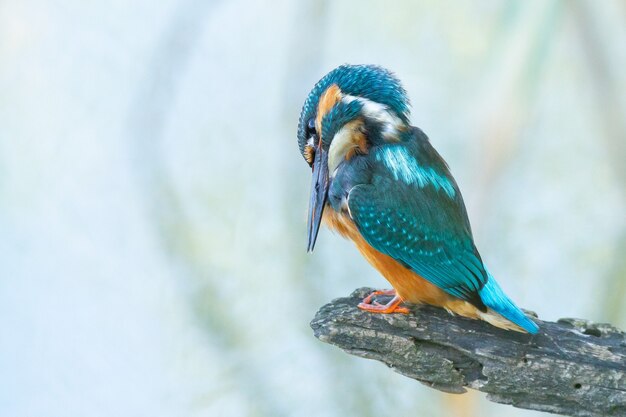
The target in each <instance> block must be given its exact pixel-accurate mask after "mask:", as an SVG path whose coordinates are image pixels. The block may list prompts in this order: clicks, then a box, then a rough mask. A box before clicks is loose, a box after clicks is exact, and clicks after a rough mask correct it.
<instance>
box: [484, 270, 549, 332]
mask: <svg viewBox="0 0 626 417" xmlns="http://www.w3.org/2000/svg"><path fill="white" fill-rule="evenodd" d="M488 274H489V273H488ZM479 295H480V298H481V300H482V301H483V303H484V304H485V305H486V306H487V307H488V308H489V311H487V313H484V315H483V316H481V318H482V319H483V320H486V321H488V322H491V323H492V324H494V325H495V326H498V327H504V328H510V329H512V330H516V329H515V328H513V327H511V326H506V325H504V323H502V322H503V320H502V317H504V318H505V319H506V320H508V321H510V322H512V323H514V324H515V325H517V326H519V327H521V328H522V329H524V330H525V331H527V332H528V333H531V334H535V333H537V331H539V326H537V324H536V323H535V322H534V321H532V320H531V319H529V318H528V317H527V316H526V314H524V312H523V311H522V310H520V308H519V307H518V306H516V305H515V304H514V303H513V301H511V299H510V298H509V297H507V296H506V294H504V291H502V288H500V285H498V283H497V282H496V280H495V278H494V277H493V276H492V275H491V274H489V279H488V280H487V283H486V284H485V286H484V287H483V288H482V289H481V290H480V292H479ZM493 312H495V313H497V314H498V315H500V316H502V317H497V315H494V314H493ZM517 330H519V329H517Z"/></svg>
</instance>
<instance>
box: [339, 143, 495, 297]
mask: <svg viewBox="0 0 626 417" xmlns="http://www.w3.org/2000/svg"><path fill="white" fill-rule="evenodd" d="M430 149H432V148H430ZM432 150H433V151H434V149H432ZM435 154H436V153H435ZM406 155H408V156H410V154H406ZM406 155H405V156H406ZM374 157H376V155H375V156H374ZM383 157H384V155H383ZM383 157H380V155H378V158H377V159H374V161H375V162H374V164H375V165H376V164H378V168H376V166H375V169H374V173H373V176H372V181H371V183H370V184H360V185H357V186H355V187H354V188H353V189H352V190H351V191H350V193H349V196H348V207H349V213H350V216H351V217H352V219H353V221H354V222H355V224H356V226H357V228H358V229H359V231H360V232H361V234H362V235H363V237H364V238H365V240H366V241H367V242H368V243H369V244H370V245H371V246H372V247H374V248H375V249H376V250H378V251H380V252H382V253H384V254H386V255H389V256H391V257H392V258H394V259H395V260H397V261H399V262H400V263H402V264H403V265H404V266H406V267H408V268H410V269H411V270H413V271H414V272H416V273H417V274H419V275H420V276H422V277H423V278H425V279H427V280H428V281H430V282H432V283H433V284H435V285H436V286H438V287H439V288H441V289H442V290H444V291H446V292H447V293H449V294H451V295H453V296H456V297H459V298H461V299H463V300H466V301H470V302H472V303H473V304H474V305H476V306H477V307H479V308H481V309H483V308H485V307H484V304H483V303H482V301H481V299H480V296H479V295H478V291H479V290H480V289H481V288H482V287H483V286H484V285H485V283H486V282H487V279H488V274H487V272H486V271H485V267H484V266H483V263H482V260H481V259H480V255H479V254H478V251H477V250H476V247H475V246H474V243H473V239H472V234H471V230H470V226H469V221H468V220H467V214H466V211H465V206H464V204H463V200H462V197H461V195H460V192H459V190H458V187H457V185H456V183H455V182H454V180H453V179H452V177H451V175H450V174H449V172H448V170H447V167H445V163H443V160H441V159H440V161H441V162H442V165H440V166H435V167H434V168H433V167H432V166H431V167H429V168H425V167H423V166H417V165H415V166H413V167H412V169H420V170H422V172H418V173H411V172H408V171H407V172H404V174H403V173H402V172H401V169H411V164H414V163H417V161H416V160H415V158H413V159H411V158H408V160H409V162H410V163H409V164H405V166H402V164H401V162H402V161H399V165H398V166H396V168H397V169H396V170H395V171H394V169H393V164H386V165H382V162H384V160H383ZM436 157H437V158H440V157H439V155H438V154H436ZM387 162H388V161H387ZM396 162H398V161H396ZM404 162H406V161H404ZM390 166H391V169H390V168H389V167H390ZM431 168H432V170H431ZM435 168H438V169H439V171H437V170H436V169H435ZM442 171H443V172H442ZM420 176H421V177H420Z"/></svg>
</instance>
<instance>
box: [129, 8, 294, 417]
mask: <svg viewBox="0 0 626 417" xmlns="http://www.w3.org/2000/svg"><path fill="white" fill-rule="evenodd" d="M220 5H221V3H220V2H205V1H197V0H190V1H186V2H183V3H179V4H178V8H177V10H176V13H174V14H173V16H172V18H171V21H170V26H169V27H168V28H166V29H165V30H164V31H163V35H162V38H161V39H160V42H158V44H157V46H156V50H155V51H154V55H153V61H152V62H149V65H148V67H147V68H146V75H145V78H144V79H145V84H144V85H140V86H139V88H138V92H137V96H136V98H135V103H136V104H135V108H134V110H133V111H132V113H131V115H130V117H129V126H130V129H131V131H132V137H133V138H134V142H133V143H132V144H131V146H132V154H133V155H134V157H135V159H136V161H138V163H137V164H135V167H136V170H137V174H138V180H139V181H140V182H141V187H140V189H142V190H144V191H145V192H146V196H145V201H146V207H145V212H146V214H147V215H148V216H150V217H153V219H154V220H153V222H154V225H155V227H156V229H157V230H158V231H159V232H160V238H161V244H162V245H163V253H165V254H168V255H169V256H170V259H171V261H172V262H173V263H174V265H176V266H177V268H176V269H177V270H178V271H180V278H181V279H183V280H186V281H187V282H182V283H181V284H182V285H181V287H183V288H185V287H186V288H187V289H188V295H189V297H190V304H191V305H192V306H193V308H194V310H195V314H196V318H197V320H198V322H199V323H201V326H202V327H203V328H204V330H205V332H206V336H207V337H206V341H207V342H208V343H212V344H215V345H216V346H217V348H218V351H219V352H220V354H221V355H223V356H224V359H223V361H221V362H220V363H219V366H224V367H226V370H225V371H224V374H225V375H228V379H234V382H233V384H234V385H235V386H237V389H238V391H240V392H242V393H243V394H244V395H245V396H246V397H247V401H246V406H247V407H248V413H249V415H251V416H260V417H262V416H265V417H275V416H284V415H286V413H285V411H284V410H283V409H282V408H281V405H280V404H279V402H278V400H279V397H277V396H276V395H275V393H272V392H268V390H267V389H268V385H267V384H266V383H264V382H263V380H264V379H265V374H264V373H263V372H261V371H260V370H258V369H257V368H256V364H255V362H254V361H252V360H249V358H247V356H248V355H249V353H250V352H249V351H248V350H246V349H245V346H244V345H242V344H241V340H240V339H241V335H243V334H245V333H246V326H247V323H245V322H241V321H237V320H234V319H233V317H232V315H231V314H229V312H230V311H229V305H230V301H229V300H225V299H223V298H221V297H220V296H219V294H220V291H219V288H217V286H216V285H217V283H218V282H219V279H212V278H214V275H217V274H219V273H220V272H221V271H216V270H213V269H211V268H207V266H206V263H205V262H203V258H205V257H206V256H207V254H205V253H198V251H197V250H195V249H194V247H195V246H196V243H195V240H196V237H195V236H194V225H193V222H192V221H190V220H189V219H188V218H187V215H186V213H185V210H184V209H183V202H181V201H180V198H179V195H178V191H177V188H176V186H175V185H173V184H172V183H171V181H170V179H169V177H168V172H167V169H166V167H165V165H164V157H163V155H161V151H162V143H161V140H162V138H163V130H164V125H165V123H166V121H167V119H168V115H169V114H171V106H172V103H173V101H174V97H175V95H176V93H177V90H178V89H179V81H180V77H181V73H183V72H184V71H185V69H186V66H187V64H188V62H189V59H190V56H191V54H192V52H193V50H194V48H195V47H197V41H198V40H199V38H200V34H201V32H202V30H203V25H204V23H205V22H206V21H207V20H208V19H209V17H210V14H211V11H212V10H213V9H215V8H217V7H219V6H220ZM139 161H141V162H139ZM224 278H225V277H223V279H224ZM208 382H209V381H207V383H208ZM222 382H223V383H224V382H226V381H222ZM207 387H208V388H210V389H218V390H219V389H220V386H211V384H208V385H207ZM207 394H209V393H207Z"/></svg>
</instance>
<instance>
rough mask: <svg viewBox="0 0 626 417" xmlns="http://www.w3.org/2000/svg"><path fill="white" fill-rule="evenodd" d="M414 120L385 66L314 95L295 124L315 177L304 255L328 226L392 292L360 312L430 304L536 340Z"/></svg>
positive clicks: (336, 80) (335, 75)
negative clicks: (489, 263)
mask: <svg viewBox="0 0 626 417" xmlns="http://www.w3.org/2000/svg"><path fill="white" fill-rule="evenodd" d="M409 117H410V103H409V99H408V96H407V93H406V91H405V90H404V88H403V87H402V85H401V83H400V81H399V80H398V79H397V78H396V76H395V75H394V74H393V73H391V72H390V71H388V70H387V69H385V68H382V67H379V66H375V65H341V66H339V67H337V68H335V69H334V70H332V71H331V72H329V73H328V74H326V75H325V76H324V77H323V78H322V79H321V80H320V81H318V82H317V84H316V85H315V86H314V87H313V89H312V90H311V92H310V93H309V95H308V97H307V98H306V100H305V102H304V105H303V107H302V112H301V114H300V120H299V123H298V145H299V147H300V153H301V154H302V156H303V157H304V159H305V160H306V162H307V163H308V164H309V166H310V167H311V169H312V180H311V193H310V199H309V215H308V225H307V228H308V246H307V251H308V252H311V251H313V248H314V247H315V241H316V239H317V235H318V232H319V228H320V224H321V223H322V222H323V223H325V224H326V225H327V226H328V227H329V228H330V229H331V230H334V231H336V232H338V233H339V234H340V235H342V236H344V237H346V238H348V239H350V240H351V241H352V242H354V244H355V245H356V247H357V249H358V250H359V251H360V252H361V254H362V255H363V256H364V257H365V259H367V261H369V263H370V264H371V265H372V266H374V268H376V269H377V270H378V271H379V272H380V273H381V275H383V277H385V278H386V279H387V281H389V283H390V284H391V286H392V287H393V289H392V290H381V291H375V292H373V293H372V294H370V295H368V296H367V297H365V298H364V299H363V301H362V302H361V303H360V304H359V305H358V307H359V308H361V309H362V310H365V311H368V312H371V313H383V314H389V313H405V314H408V313H409V309H408V308H407V307H406V306H405V305H406V304H404V303H405V302H406V303H412V304H430V305H435V306H439V307H443V308H445V309H446V310H448V311H449V312H450V313H453V314H458V315H461V316H464V317H469V318H472V319H481V320H484V321H486V322H488V323H490V324H492V325H494V326H496V327H499V328H503V329H507V330H515V331H519V332H528V333H531V334H534V333H537V331H538V329H539V328H538V326H537V324H536V323H535V322H533V321H532V320H531V319H530V318H529V317H527V316H526V315H525V314H524V312H522V310H521V309H520V308H519V307H517V306H516V305H515V303H513V301H511V299H510V298H509V297H507V296H506V295H505V293H504V292H503V290H502V289H501V288H500V286H499V285H498V283H497V282H496V280H495V279H494V277H493V276H492V275H491V274H490V273H489V271H488V270H487V268H486V267H485V265H484V263H483V261H482V258H481V256H480V254H479V253H478V250H477V249H476V245H475V244H474V239H473V236H472V230H471V227H470V222H469V218H468V216H467V210H466V209H465V204H464V202H463V198H462V196H461V192H460V190H459V187H458V185H457V183H456V181H455V180H454V178H453V177H452V174H451V173H450V169H449V168H448V165H447V164H446V162H445V161H444V160H443V158H442V157H441V156H440V155H439V153H437V151H436V150H435V148H434V147H433V146H432V145H431V143H430V141H429V139H428V137H427V136H426V134H425V133H424V132H422V130H420V129H419V128H417V127H414V126H411V124H410V120H409ZM380 295H386V296H391V297H392V298H391V300H390V301H389V302H387V303H384V304H383V303H380V302H378V301H376V298H377V297H378V296H380Z"/></svg>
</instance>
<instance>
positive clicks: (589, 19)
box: [568, 1, 626, 325]
mask: <svg viewBox="0 0 626 417" xmlns="http://www.w3.org/2000/svg"><path fill="white" fill-rule="evenodd" d="M568 5H569V7H570V10H571V12H572V14H573V17H574V19H575V21H576V27H577V28H578V34H579V37H580V45H581V48H582V50H583V52H584V54H585V56H586V58H587V59H586V63H587V65H588V67H589V69H590V70H591V74H592V77H591V81H592V82H593V86H594V92H595V97H594V98H595V100H596V106H595V108H596V109H597V114H596V117H597V118H598V119H599V122H600V123H599V125H600V126H601V131H599V132H598V135H597V136H599V137H596V136H593V137H589V138H588V139H589V140H590V141H593V142H596V143H598V145H599V146H601V144H604V147H605V149H606V158H607V160H608V161H609V165H610V168H611V171H612V172H613V175H614V177H615V179H616V181H617V182H618V183H619V184H620V185H621V187H619V189H620V190H621V197H622V204H624V205H626V124H625V123H626V122H625V118H626V111H624V103H623V102H622V101H621V100H620V96H619V93H620V92H621V93H623V91H622V90H621V89H620V86H619V83H618V82H617V81H616V80H615V74H613V73H612V72H611V70H610V64H609V61H610V57H609V54H610V52H609V51H608V50H607V48H606V47H605V45H606V43H607V42H606V41H603V40H602V37H601V34H600V31H599V27H598V26H599V25H600V24H601V23H600V21H599V20H600V19H599V16H598V10H596V9H594V8H593V7H591V4H590V2H588V1H576V2H571V3H568ZM622 5H623V4H622ZM617 12H622V13H623V12H624V9H623V8H622V9H621V10H617ZM605 13H606V11H605ZM617 16H620V14H619V13H618V14H617ZM621 16H623V14H622V15H621ZM620 20H621V21H622V28H623V27H624V26H625V24H626V22H624V20H626V19H624V18H623V17H622V18H621V19H620ZM622 30H623V29H622ZM624 41H626V39H622V42H624ZM615 254H616V256H614V257H613V260H612V264H611V265H610V267H609V268H608V269H607V272H606V276H605V277H604V280H603V281H604V282H606V283H607V284H606V286H605V288H606V302H605V303H602V305H603V308H604V310H605V312H606V316H607V317H608V319H609V320H611V321H612V322H614V323H618V324H620V325H624V315H625V314H626V309H625V306H624V304H625V303H624V300H625V299H626V256H624V254H626V230H622V233H621V235H620V237H619V238H618V239H617V242H616V248H615Z"/></svg>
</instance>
